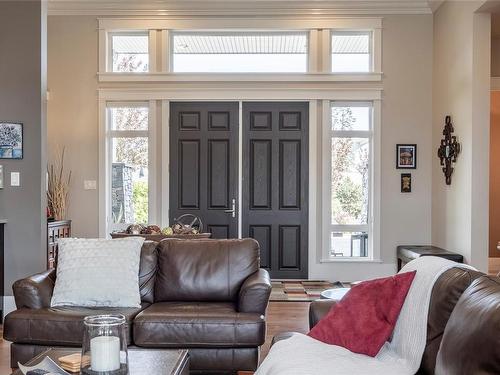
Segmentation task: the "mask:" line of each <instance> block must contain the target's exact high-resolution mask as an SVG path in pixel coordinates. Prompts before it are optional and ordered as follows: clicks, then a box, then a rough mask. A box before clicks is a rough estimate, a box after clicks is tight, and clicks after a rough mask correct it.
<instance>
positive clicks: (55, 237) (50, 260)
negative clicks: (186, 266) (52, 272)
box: [47, 220, 71, 269]
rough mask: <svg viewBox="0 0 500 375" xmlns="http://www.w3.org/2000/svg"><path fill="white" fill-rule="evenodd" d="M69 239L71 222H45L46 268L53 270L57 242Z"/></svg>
mask: <svg viewBox="0 0 500 375" xmlns="http://www.w3.org/2000/svg"><path fill="white" fill-rule="evenodd" d="M65 237H71V220H59V221H49V222H47V268H48V269H50V268H55V265H56V261H57V249H58V245H57V241H59V238H65Z"/></svg>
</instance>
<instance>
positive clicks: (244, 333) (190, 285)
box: [4, 239, 271, 373]
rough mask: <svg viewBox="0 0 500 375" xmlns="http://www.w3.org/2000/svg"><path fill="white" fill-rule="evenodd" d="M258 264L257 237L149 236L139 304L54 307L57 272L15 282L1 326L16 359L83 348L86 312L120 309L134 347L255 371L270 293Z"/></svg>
mask: <svg viewBox="0 0 500 375" xmlns="http://www.w3.org/2000/svg"><path fill="white" fill-rule="evenodd" d="M259 267H260V258H259V245H258V243H257V242H256V241H254V240H252V239H244V240H174V239H172V240H170V239H169V240H164V241H162V242H160V243H159V244H158V243H155V242H150V241H146V242H145V244H144V245H143V248H142V252H141V263H140V270H139V287H140V293H141V300H142V304H141V307H140V308H111V309H110V308H85V307H58V308H51V307H50V299H51V297H52V290H53V288H54V283H55V276H56V275H55V271H53V270H52V271H46V272H43V273H40V274H37V275H34V276H31V277H28V278H25V279H22V280H19V281H16V282H15V283H14V285H13V291H14V296H15V300H16V305H17V310H16V311H13V312H12V313H10V314H8V315H7V316H6V318H5V324H4V338H5V339H6V340H8V341H12V344H11V365H12V366H13V367H16V366H17V361H20V362H22V363H23V362H26V361H27V360H29V359H30V358H32V357H33V356H34V355H36V354H38V353H40V352H41V351H43V350H45V349H46V348H47V347H78V346H80V345H81V340H82V336H83V323H82V319H83V317H84V316H86V315H92V314H102V313H121V314H123V315H125V317H126V319H127V326H128V327H127V329H128V340H129V344H130V345H135V346H140V347H144V348H188V349H189V354H190V368H191V372H192V373H196V372H202V373H210V372H214V373H221V372H227V373H233V372H235V371H237V370H248V371H253V370H255V369H256V368H257V365H258V359H259V349H260V346H261V345H262V344H263V343H264V340H265V330H266V320H265V314H266V309H267V304H268V301H269V295H270V293H271V283H270V280H269V275H268V273H267V271H265V270H263V269H260V268H259Z"/></svg>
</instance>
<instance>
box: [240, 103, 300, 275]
mask: <svg viewBox="0 0 500 375" xmlns="http://www.w3.org/2000/svg"><path fill="white" fill-rule="evenodd" d="M308 128H309V104H308V103H296V102H293V103H283V102H276V103H264V102H248V103H243V150H242V151H243V201H242V207H243V212H242V232H243V236H244V237H246V236H249V237H253V238H255V239H256V240H257V241H259V243H260V247H261V265H262V267H264V268H267V269H268V270H269V271H270V274H271V277H273V278H307V254H308V249H307V241H308V238H307V236H308V205H307V196H308V195H307V194H308V173H309V167H308V142H309V141H308V130H309V129H308Z"/></svg>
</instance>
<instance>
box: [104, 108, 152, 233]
mask: <svg viewBox="0 0 500 375" xmlns="http://www.w3.org/2000/svg"><path fill="white" fill-rule="evenodd" d="M120 107H147V108H148V129H147V130H113V129H111V112H110V111H109V110H108V109H109V108H120ZM99 111H100V117H99V133H100V140H101V142H100V148H99V153H100V155H101V156H100V163H99V191H100V195H99V210H100V215H99V217H100V221H102V220H103V221H104V222H101V223H100V224H99V236H100V237H107V236H108V235H109V233H110V232H111V231H113V230H116V229H122V228H119V227H121V226H120V225H117V224H114V223H113V220H112V214H111V212H112V211H111V207H112V197H111V193H112V189H111V181H112V180H111V179H112V176H111V173H112V170H111V166H112V163H113V154H112V149H111V142H112V140H113V139H114V138H134V137H145V138H148V222H149V223H156V219H157V210H158V207H157V204H156V201H157V189H156V185H157V176H156V173H157V160H156V159H157V156H156V155H157V148H156V143H157V140H156V102H155V101H154V100H149V101H146V100H134V101H126V100H120V101H106V100H100V101H99ZM126 224H129V223H126Z"/></svg>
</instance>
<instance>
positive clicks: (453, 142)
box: [438, 116, 461, 185]
mask: <svg viewBox="0 0 500 375" xmlns="http://www.w3.org/2000/svg"><path fill="white" fill-rule="evenodd" d="M444 122H445V124H444V129H443V135H444V138H443V139H441V145H440V146H439V148H438V158H439V160H440V162H441V165H442V166H443V173H444V176H445V178H446V185H451V175H452V173H453V170H454V168H453V166H452V163H456V162H457V156H458V154H459V153H460V150H461V146H460V143H458V142H457V137H456V136H455V135H451V134H452V133H453V132H454V131H455V129H453V124H452V123H451V116H446V118H445V121H444Z"/></svg>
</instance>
